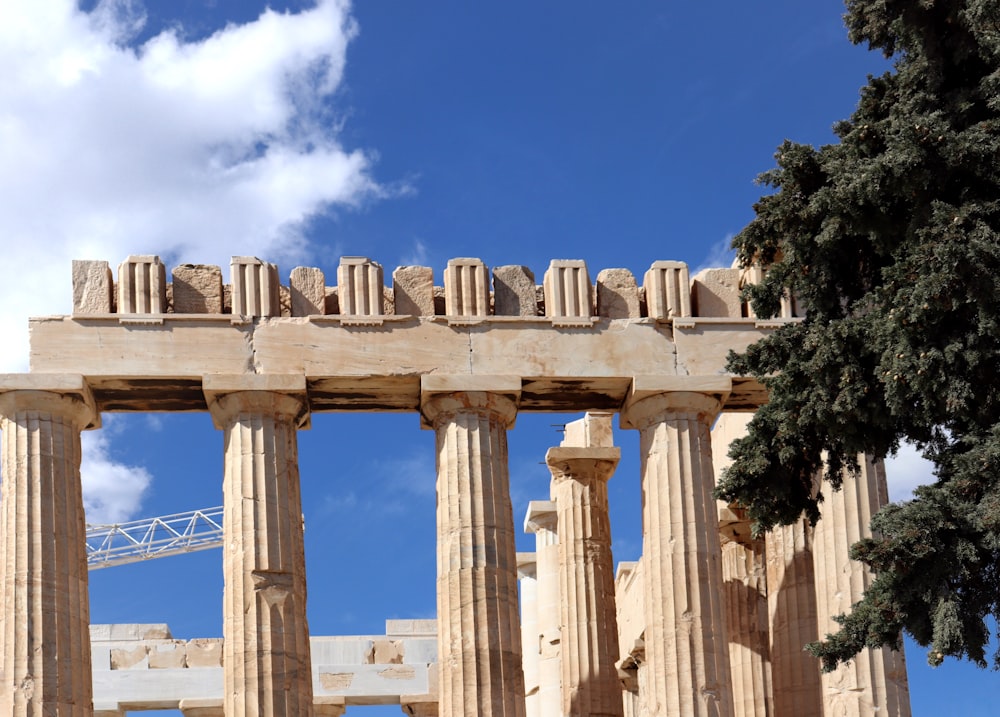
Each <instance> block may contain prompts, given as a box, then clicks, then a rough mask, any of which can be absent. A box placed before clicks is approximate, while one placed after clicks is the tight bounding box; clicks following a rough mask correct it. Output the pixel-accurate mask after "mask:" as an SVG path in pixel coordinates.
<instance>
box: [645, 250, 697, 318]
mask: <svg viewBox="0 0 1000 717" xmlns="http://www.w3.org/2000/svg"><path fill="white" fill-rule="evenodd" d="M642 285H643V287H644V288H645V290H646V311H647V314H648V316H649V318H651V319H674V318H678V317H684V316H690V315H691V287H690V283H689V281H688V266H687V264H685V263H684V262H683V261H654V262H653V265H652V266H651V267H649V271H647V272H646V276H645V277H644V279H643V282H642Z"/></svg>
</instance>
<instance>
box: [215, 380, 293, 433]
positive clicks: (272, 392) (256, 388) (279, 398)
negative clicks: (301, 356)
mask: <svg viewBox="0 0 1000 717" xmlns="http://www.w3.org/2000/svg"><path fill="white" fill-rule="evenodd" d="M201 386H202V391H203V392H204V394H205V403H207V404H208V411H209V413H211V414H212V423H213V424H214V425H215V427H216V428H218V429H223V428H225V427H226V425H227V424H228V423H229V422H230V421H231V420H232V418H233V416H235V415H236V414H238V413H241V412H244V411H251V412H254V413H263V414H266V415H269V416H275V417H283V418H287V419H289V420H291V421H292V422H293V423H294V424H295V426H296V427H297V428H300V429H306V428H309V425H310V423H309V421H310V414H309V397H308V394H307V393H306V377H305V376H304V375H302V374H208V375H206V376H203V377H202V381H201Z"/></svg>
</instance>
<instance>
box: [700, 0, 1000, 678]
mask: <svg viewBox="0 0 1000 717" xmlns="http://www.w3.org/2000/svg"><path fill="white" fill-rule="evenodd" d="M846 5H847V14H846V16H845V19H846V23H847V26H848V29H849V32H850V38H851V40H852V41H853V42H855V43H867V44H868V45H869V46H870V47H871V48H873V49H878V50H881V51H882V52H883V53H884V54H885V55H886V56H887V57H890V58H892V59H893V61H894V69H893V70H892V71H891V72H887V73H886V74H884V75H882V76H880V77H872V78H869V82H868V84H867V86H865V87H864V88H863V89H862V92H861V99H860V102H859V104H858V107H857V109H856V111H855V112H854V114H853V115H852V116H851V117H850V119H848V120H846V121H843V122H840V123H838V124H837V125H836V126H835V128H834V130H835V133H836V135H837V137H838V139H839V141H838V142H837V143H835V144H832V145H828V146H823V147H820V148H818V149H816V148H813V147H810V146H804V145H800V144H794V143H791V142H785V143H784V144H783V145H782V146H781V147H780V148H779V149H778V152H777V154H776V159H777V168H776V169H774V170H772V171H770V172H767V173H765V174H764V175H762V177H761V180H762V182H763V183H765V184H767V185H769V186H771V187H773V188H774V190H775V191H774V193H772V194H769V195H767V196H765V197H763V198H762V199H761V200H760V201H759V203H758V204H757V205H756V207H755V209H756V218H755V219H754V220H753V221H752V222H751V223H750V224H749V225H748V226H747V227H746V228H745V229H744V230H743V231H742V233H740V234H739V235H738V236H737V237H736V239H735V240H734V246H735V247H736V248H737V250H738V254H739V260H740V262H741V263H742V264H743V265H744V266H749V265H751V264H752V263H756V262H759V263H762V264H763V265H764V266H766V267H767V271H766V274H765V277H764V280H763V282H762V283H760V284H758V285H756V286H754V287H752V288H751V289H750V292H749V293H750V298H751V300H752V302H753V306H754V310H755V311H756V312H757V314H758V315H759V316H773V315H776V314H777V309H778V305H779V302H780V300H781V297H782V296H783V295H785V294H786V292H789V291H790V292H792V293H794V294H795V295H796V297H797V298H798V300H799V301H800V302H802V303H803V304H804V305H805V306H806V307H807V311H808V315H807V317H806V318H805V320H804V321H802V322H801V323H797V324H789V325H786V326H783V327H782V328H780V329H778V330H776V331H775V332H774V333H773V334H771V335H770V336H768V337H767V338H765V339H764V340H762V341H760V342H759V343H757V344H755V345H753V346H751V347H750V348H749V349H748V350H747V351H746V352H744V353H743V354H740V355H733V356H731V357H730V364H729V368H730V370H731V371H732V372H733V373H735V374H739V375H748V376H749V375H752V376H756V377H758V378H759V379H760V380H761V381H762V382H764V383H765V384H766V385H767V387H768V388H769V390H770V400H769V403H768V404H767V405H765V406H763V407H762V408H761V409H760V411H758V413H757V414H756V416H755V417H754V419H753V421H752V422H751V424H750V431H749V434H748V435H747V437H746V438H744V439H741V440H740V441H738V442H736V443H735V444H734V446H733V448H732V456H733V458H734V459H735V462H734V464H733V466H732V467H731V468H730V469H729V470H728V472H727V474H726V476H725V478H724V481H723V482H722V483H721V485H720V486H719V489H718V495H719V496H720V497H721V498H724V499H726V500H730V501H736V502H738V503H740V504H742V505H743V506H744V507H745V508H746V510H747V511H748V512H749V515H750V517H751V519H752V520H753V522H754V527H755V530H757V531H764V530H767V529H769V528H771V527H772V526H774V525H776V524H781V523H790V522H793V521H794V520H796V519H798V518H799V517H800V516H801V515H802V513H803V511H805V513H806V514H807V515H808V516H809V517H810V518H811V519H813V520H815V519H816V518H817V517H818V516H819V513H820V510H821V508H822V504H821V500H822V496H815V495H813V490H814V489H813V476H814V475H815V474H816V473H817V471H818V470H820V469H821V468H823V467H824V464H825V469H826V470H827V471H828V474H829V475H830V476H831V477H832V478H833V479H834V482H837V479H838V477H839V476H841V474H842V472H843V471H847V472H851V471H856V470H857V468H858V466H857V458H856V457H857V455H858V454H859V453H861V452H868V453H871V454H874V455H875V456H877V457H882V456H886V455H888V454H891V453H892V452H893V451H894V450H895V449H897V448H898V446H899V444H900V441H901V440H903V439H905V440H907V441H910V442H913V443H915V444H916V445H917V446H918V447H919V448H920V449H921V450H922V451H923V454H924V456H925V457H927V458H928V459H929V460H931V461H932V462H933V464H934V466H935V474H936V482H935V483H934V484H932V485H926V486H923V487H920V488H918V489H917V490H916V493H915V497H914V498H913V499H912V500H910V501H906V502H903V503H901V504H898V505H891V506H889V507H887V508H886V509H884V510H883V511H882V512H880V513H879V514H878V516H877V517H876V518H875V520H874V523H873V526H874V528H875V529H876V530H877V531H878V533H877V534H876V535H877V537H875V538H874V539H870V540H864V541H862V542H861V543H859V544H857V545H856V546H855V547H854V549H853V554H854V556H855V557H856V558H857V559H859V560H862V561H864V562H865V563H867V564H868V565H870V566H871V567H872V569H873V570H874V571H875V573H876V579H875V581H874V584H873V585H872V586H871V588H870V589H869V590H868V592H867V594H866V595H865V598H864V600H863V601H862V602H860V603H859V604H858V605H856V606H855V607H854V609H853V611H852V612H851V614H850V615H848V616H846V617H842V618H841V626H842V628H841V630H840V631H839V632H838V633H837V634H835V635H830V636H827V639H826V641H825V642H823V643H819V644H816V645H813V646H811V649H812V650H813V652H814V654H816V655H818V656H819V657H821V658H822V660H823V663H824V666H825V667H826V668H828V669H832V668H833V667H835V666H836V665H837V664H838V663H839V662H840V661H843V660H846V659H849V658H850V657H852V656H853V655H855V654H857V652H858V651H860V650H861V649H863V648H864V647H866V646H870V647H875V646H879V645H883V644H890V645H893V644H896V642H897V640H898V635H899V633H900V631H901V630H905V631H906V632H908V633H909V634H910V635H912V636H913V638H914V639H915V640H916V641H917V642H918V643H919V644H921V645H925V646H929V648H930V653H929V654H930V658H929V659H930V661H931V663H932V664H936V663H938V662H940V661H941V659H943V657H944V656H955V657H965V658H969V659H971V660H973V661H975V662H976V663H978V664H980V665H982V666H985V664H986V655H985V652H986V647H987V644H988V642H989V629H988V626H987V625H988V623H987V618H988V616H990V615H992V616H993V617H994V618H1000V0H848V2H847V3H846ZM993 661H994V665H995V666H997V667H1000V653H998V654H994V655H993Z"/></svg>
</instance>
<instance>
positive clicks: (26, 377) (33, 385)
mask: <svg viewBox="0 0 1000 717" xmlns="http://www.w3.org/2000/svg"><path fill="white" fill-rule="evenodd" d="M55 396H58V397H61V398H68V399H71V400H73V401H75V402H78V403H79V409H80V416H79V420H80V428H81V429H84V430H89V429H92V428H100V427H101V413H100V411H98V409H97V402H96V401H95V400H94V394H93V392H92V391H91V390H90V386H89V385H88V383H87V379H86V378H84V377H83V376H81V375H80V374H72V373H65V374H51V373H50V374H39V373H4V374H0V413H3V412H6V411H18V410H31V409H32V408H38V409H39V410H47V409H46V408H44V407H43V405H42V404H43V403H44V402H45V401H46V400H49V399H51V398H53V397H55Z"/></svg>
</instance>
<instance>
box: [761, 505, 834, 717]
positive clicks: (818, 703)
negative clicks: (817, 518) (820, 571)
mask: <svg viewBox="0 0 1000 717" xmlns="http://www.w3.org/2000/svg"><path fill="white" fill-rule="evenodd" d="M764 543H765V551H766V555H767V558H766V562H767V612H768V623H769V629H770V633H771V689H772V693H773V697H774V715H775V717H820V715H822V714H823V704H822V702H823V701H822V696H821V693H820V679H819V661H818V660H817V659H816V658H815V657H813V656H812V655H810V654H809V653H808V652H805V650H804V649H803V648H804V647H805V645H806V644H807V643H810V642H815V641H816V639H817V637H818V635H817V631H816V585H815V581H814V579H813V557H812V544H813V529H812V528H811V527H810V526H809V523H808V521H806V520H805V519H804V518H803V519H800V520H799V521H798V522H796V523H793V524H792V525H779V526H777V527H775V528H774V529H773V530H771V532H769V533H768V534H767V535H766V536H765V538H764Z"/></svg>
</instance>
